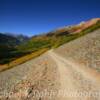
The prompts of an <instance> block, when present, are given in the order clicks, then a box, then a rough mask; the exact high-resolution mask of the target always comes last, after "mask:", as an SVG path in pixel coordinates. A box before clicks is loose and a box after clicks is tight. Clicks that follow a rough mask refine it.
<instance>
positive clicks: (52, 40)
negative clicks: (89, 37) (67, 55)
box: [0, 20, 100, 65]
mask: <svg viewBox="0 0 100 100" xmlns="http://www.w3.org/2000/svg"><path fill="white" fill-rule="evenodd" d="M99 28H100V20H99V21H97V22H96V23H95V24H93V25H91V26H89V27H87V28H85V29H83V30H81V32H79V33H74V34H71V33H70V32H69V31H68V29H66V28H65V29H61V30H58V31H54V32H49V33H46V34H42V35H37V36H33V37H32V38H31V39H29V40H28V41H27V42H24V43H20V44H18V45H16V46H12V47H11V48H10V49H6V47H4V49H3V50H2V49H1V51H0V52H1V55H0V59H1V60H0V64H7V63H8V64H9V62H11V61H14V60H15V61H16V60H17V59H18V58H20V57H22V58H23V60H22V59H21V60H22V61H20V62H18V61H17V62H16V64H14V65H17V64H20V63H23V62H25V61H27V60H29V59H32V58H34V57H36V56H39V55H40V54H42V53H40V52H41V51H47V50H49V49H51V48H57V47H59V46H60V45H62V44H64V43H66V42H69V41H71V40H73V39H76V38H78V37H80V36H83V35H85V34H87V33H90V32H92V31H94V30H96V29H99ZM72 29H73V28H72ZM70 30H71V28H70ZM0 46H1V45H0ZM5 50H7V51H5ZM2 52H4V54H3V53H2ZM5 52H6V53H5ZM33 53H34V54H33ZM35 53H36V55H35ZM32 54H33V56H31V55H32ZM26 55H30V56H31V57H29V56H28V58H26V59H27V60H26V59H25V57H27V56H26ZM34 55H35V56H34ZM23 56H25V57H23Z"/></svg>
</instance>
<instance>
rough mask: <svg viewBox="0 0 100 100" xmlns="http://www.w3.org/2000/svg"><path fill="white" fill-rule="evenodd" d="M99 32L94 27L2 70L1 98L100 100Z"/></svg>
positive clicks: (8, 99) (0, 78) (15, 99)
mask: <svg viewBox="0 0 100 100" xmlns="http://www.w3.org/2000/svg"><path fill="white" fill-rule="evenodd" d="M89 30H90V29H89ZM85 32H86V30H85ZM99 33H100V29H96V30H95V31H93V32H90V34H85V35H84V36H82V37H79V38H77V39H75V40H72V41H71V42H69V43H65V44H64V45H61V46H60V47H58V48H53V49H51V50H49V51H47V52H45V53H44V54H42V55H41V56H39V57H37V58H35V59H31V60H29V61H27V62H25V63H23V64H20V65H17V66H16V67H13V68H11V69H9V70H6V71H3V72H1V73H0V93H1V96H0V99H1V100H12V99H13V100H100V95H99V93H100V92H99V91H100V63H99V61H100V34H99ZM39 38H40V37H39Z"/></svg>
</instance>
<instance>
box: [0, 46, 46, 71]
mask: <svg viewBox="0 0 100 100" xmlns="http://www.w3.org/2000/svg"><path fill="white" fill-rule="evenodd" d="M47 50H48V48H44V49H41V50H39V51H36V52H33V53H31V54H28V55H25V56H23V57H20V58H18V59H16V60H14V61H12V62H9V63H7V64H4V65H1V66H0V71H4V70H7V69H10V68H12V67H13V66H16V65H20V64H22V63H24V62H26V61H28V60H30V59H33V58H35V57H37V56H39V55H41V54H43V53H44V52H46V51H47Z"/></svg>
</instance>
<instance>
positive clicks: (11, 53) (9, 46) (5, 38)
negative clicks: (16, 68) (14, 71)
mask: <svg viewBox="0 0 100 100" xmlns="http://www.w3.org/2000/svg"><path fill="white" fill-rule="evenodd" d="M27 40H28V38H26V37H24V36H21V35H20V36H17V37H15V36H13V35H11V34H3V33H0V64H3V63H6V62H9V61H12V60H14V59H15V58H16V57H19V56H22V55H23V53H22V52H19V51H18V50H17V48H16V46H18V45H19V44H20V43H22V42H25V41H27Z"/></svg>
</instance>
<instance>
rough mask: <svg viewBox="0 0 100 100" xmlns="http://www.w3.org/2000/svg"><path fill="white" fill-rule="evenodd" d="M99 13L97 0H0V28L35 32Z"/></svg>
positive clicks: (73, 22)
mask: <svg viewBox="0 0 100 100" xmlns="http://www.w3.org/2000/svg"><path fill="white" fill-rule="evenodd" d="M96 17H100V0H0V32H10V33H14V34H20V33H22V34H25V35H29V36H31V35H34V34H39V33H43V32H48V31H51V30H54V29H56V28H59V27H63V26H65V25H72V24H76V23H79V22H81V21H85V20H88V19H91V18H96Z"/></svg>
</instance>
